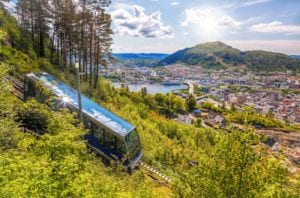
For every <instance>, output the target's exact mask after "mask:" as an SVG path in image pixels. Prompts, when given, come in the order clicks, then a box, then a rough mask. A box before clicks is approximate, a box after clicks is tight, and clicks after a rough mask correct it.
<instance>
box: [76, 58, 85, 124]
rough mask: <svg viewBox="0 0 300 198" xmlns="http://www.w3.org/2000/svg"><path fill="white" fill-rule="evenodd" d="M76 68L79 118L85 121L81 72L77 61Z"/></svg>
mask: <svg viewBox="0 0 300 198" xmlns="http://www.w3.org/2000/svg"><path fill="white" fill-rule="evenodd" d="M75 69H76V76H77V92H78V106H79V112H78V114H79V120H80V121H83V119H82V104H81V92H80V74H79V63H78V62H76V63H75Z"/></svg>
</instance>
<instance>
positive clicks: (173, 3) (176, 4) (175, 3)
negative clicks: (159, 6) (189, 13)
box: [171, 1, 180, 6]
mask: <svg viewBox="0 0 300 198" xmlns="http://www.w3.org/2000/svg"><path fill="white" fill-rule="evenodd" d="M179 4H180V3H179V2H178V1H173V2H172V3H171V5H172V6H178V5H179Z"/></svg>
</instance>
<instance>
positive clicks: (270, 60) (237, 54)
mask: <svg viewBox="0 0 300 198" xmlns="http://www.w3.org/2000/svg"><path fill="white" fill-rule="evenodd" d="M174 63H183V64H188V65H200V66H202V67H204V68H213V69H214V68H215V69H221V68H228V67H232V66H241V65H246V66H247V68H249V69H251V70H259V71H285V70H294V71H300V60H296V59H293V58H291V57H289V56H288V55H285V54H281V53H274V52H267V51H261V50H253V51H245V52H242V51H240V50H238V49H236V48H233V47H231V46H228V45H226V44H225V43H222V42H220V41H217V42H209V43H203V44H199V45H196V46H194V47H191V48H186V49H183V50H179V51H177V52H175V53H174V54H171V55H170V56H168V57H166V58H165V59H163V60H161V61H160V62H159V64H162V65H166V64H174Z"/></svg>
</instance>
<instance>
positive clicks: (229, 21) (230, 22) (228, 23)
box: [218, 16, 241, 27]
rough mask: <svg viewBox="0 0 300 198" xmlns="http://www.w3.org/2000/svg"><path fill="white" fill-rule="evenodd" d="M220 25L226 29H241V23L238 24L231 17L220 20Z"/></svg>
mask: <svg viewBox="0 0 300 198" xmlns="http://www.w3.org/2000/svg"><path fill="white" fill-rule="evenodd" d="M218 24H219V25H221V26H225V27H239V26H240V25H241V22H238V21H236V20H234V19H233V18H231V17H229V16H222V17H221V18H220V19H219V20H218Z"/></svg>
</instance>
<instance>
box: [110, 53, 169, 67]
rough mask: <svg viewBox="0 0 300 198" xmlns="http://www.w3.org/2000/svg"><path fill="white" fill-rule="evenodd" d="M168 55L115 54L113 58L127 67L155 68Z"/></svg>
mask: <svg viewBox="0 0 300 198" xmlns="http://www.w3.org/2000/svg"><path fill="white" fill-rule="evenodd" d="M168 55H169V54H163V53H114V54H113V57H114V58H115V59H116V60H117V61H118V62H121V63H122V64H124V65H126V66H154V65H155V64H156V63H157V62H159V61H161V60H162V59H164V58H166V57H167V56H168Z"/></svg>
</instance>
